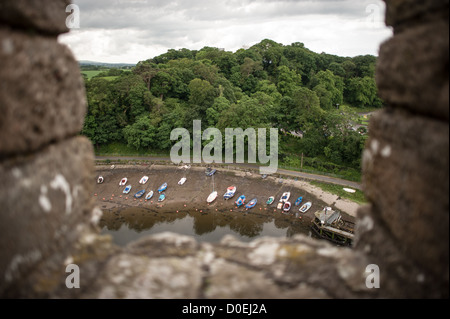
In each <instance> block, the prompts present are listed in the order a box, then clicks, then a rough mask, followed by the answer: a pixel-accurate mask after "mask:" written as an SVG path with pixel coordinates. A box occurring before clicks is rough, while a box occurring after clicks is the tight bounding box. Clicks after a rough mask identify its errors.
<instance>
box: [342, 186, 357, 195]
mask: <svg viewBox="0 0 450 319" xmlns="http://www.w3.org/2000/svg"><path fill="white" fill-rule="evenodd" d="M343 190H344V191H346V192H347V193H352V194H353V193H356V191H355V190H354V189H351V188H346V187H345V188H343Z"/></svg>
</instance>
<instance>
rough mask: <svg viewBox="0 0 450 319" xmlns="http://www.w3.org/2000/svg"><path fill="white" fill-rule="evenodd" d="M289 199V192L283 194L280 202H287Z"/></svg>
mask: <svg viewBox="0 0 450 319" xmlns="http://www.w3.org/2000/svg"><path fill="white" fill-rule="evenodd" d="M289 197H291V193H290V192H285V193H283V195H282V196H281V198H280V202H287V201H288V200H289Z"/></svg>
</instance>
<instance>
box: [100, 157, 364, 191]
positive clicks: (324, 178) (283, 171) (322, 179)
mask: <svg viewBox="0 0 450 319" xmlns="http://www.w3.org/2000/svg"><path fill="white" fill-rule="evenodd" d="M96 159H97V160H102V161H104V160H111V161H118V160H126V161H146V160H149V161H157V162H171V160H170V158H169V157H149V156H142V157H139V156H96ZM232 166H234V167H241V168H251V169H257V168H259V166H258V165H256V164H233V165H232ZM276 174H283V175H287V176H292V177H297V178H303V179H308V180H313V181H319V182H326V183H331V184H336V185H341V186H345V187H351V188H355V189H358V190H362V185H361V183H357V182H352V181H347V180H345V179H340V178H335V177H330V176H326V175H318V174H310V173H304V172H297V171H289V170H286V169H278V172H277V173H276ZM276 174H275V175H276Z"/></svg>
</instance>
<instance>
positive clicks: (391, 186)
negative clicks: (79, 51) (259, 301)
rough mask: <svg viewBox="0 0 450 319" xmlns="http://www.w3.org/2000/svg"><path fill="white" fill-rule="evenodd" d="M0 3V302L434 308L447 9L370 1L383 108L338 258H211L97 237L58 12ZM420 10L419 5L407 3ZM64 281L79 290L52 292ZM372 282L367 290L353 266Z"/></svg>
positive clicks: (267, 254) (225, 247) (442, 221)
mask: <svg viewBox="0 0 450 319" xmlns="http://www.w3.org/2000/svg"><path fill="white" fill-rule="evenodd" d="M43 2H44V1H33V2H32V3H30V2H29V1H19V0H3V1H2V2H0V60H1V61H2V66H1V68H0V83H1V86H0V114H1V116H0V133H1V136H2V137H3V138H2V139H1V140H0V176H1V177H2V183H1V184H0V203H1V209H0V212H1V213H0V234H1V240H0V296H1V297H4V298H441V297H447V298H448V251H449V247H448V242H449V236H448V222H449V220H448V213H449V208H448V187H449V179H448V176H449V174H448V173H449V172H448V169H449V158H448V157H449V153H448V150H449V143H448V134H449V130H448V120H449V116H448V115H449V108H448V95H449V86H448V1H432V0H429V1H421V2H418V1H412V0H395V1H394V0H386V3H387V17H386V18H387V19H386V21H387V23H388V24H389V25H391V26H392V27H393V28H394V33H395V36H394V37H393V38H392V39H390V40H389V41H387V42H386V43H384V44H383V45H382V46H381V49H380V58H379V64H378V67H377V83H378V87H379V89H380V94H381V96H382V98H383V99H384V100H385V101H386V104H387V107H386V109H384V110H383V111H381V112H380V113H379V114H378V115H377V116H375V117H373V118H372V120H371V123H370V139H369V141H368V144H367V147H366V150H365V152H364V155H363V166H364V167H363V170H364V177H363V178H364V180H363V184H364V189H365V192H366V194H367V197H368V199H369V201H370V202H371V205H369V206H367V207H364V208H362V209H361V210H360V211H359V214H358V221H357V229H356V231H357V233H356V240H355V245H354V247H353V249H348V248H338V247H334V246H332V245H331V244H330V243H328V242H325V241H317V240H313V239H311V238H308V237H305V236H297V237H295V238H292V239H286V238H284V239H283V238H263V239H259V240H255V241H253V242H250V243H242V242H239V241H237V240H236V239H234V238H232V237H225V238H224V239H223V241H222V242H221V243H219V244H207V243H198V242H196V241H195V240H194V239H193V238H189V237H185V236H180V235H176V234H169V233H163V234H159V235H156V236H151V237H147V238H143V239H142V240H139V241H137V242H133V243H131V244H129V245H128V246H127V247H124V248H119V247H116V246H114V245H113V244H112V243H111V241H110V240H109V238H108V237H102V236H100V235H99V234H98V228H97V227H96V223H97V222H98V219H99V215H100V214H101V211H100V210H99V209H98V208H95V207H94V203H93V201H92V199H91V198H92V197H91V194H92V191H93V188H94V183H95V179H94V178H95V172H94V166H93V165H94V161H93V150H92V146H91V144H90V142H89V141H88V140H86V139H85V138H83V137H79V136H78V133H79V131H80V130H81V127H82V123H83V120H84V114H85V110H86V101H85V92H84V86H83V83H82V78H81V75H80V73H79V70H78V65H77V63H76V61H75V60H74V58H73V56H72V54H71V52H70V51H69V50H68V49H67V48H66V47H64V46H62V45H60V44H58V42H57V39H56V36H57V35H58V34H59V33H61V32H66V31H67V29H66V27H65V18H66V15H67V14H66V13H65V7H66V6H67V5H68V1H66V0H52V1H47V0H46V1H45V6H44V5H43ZM419 3H420V4H419ZM68 264H76V265H78V266H79V267H80V280H81V282H80V288H79V289H68V288H67V287H66V285H65V280H66V277H67V276H68V273H66V271H65V270H66V265H68ZM369 264H377V265H378V266H379V268H380V274H381V282H380V288H379V289H376V288H375V289H368V288H367V287H366V284H365V283H366V276H367V273H366V272H365V271H366V266H367V265H369Z"/></svg>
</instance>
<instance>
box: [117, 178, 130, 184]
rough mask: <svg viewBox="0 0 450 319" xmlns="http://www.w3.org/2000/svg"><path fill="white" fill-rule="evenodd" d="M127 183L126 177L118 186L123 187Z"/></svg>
mask: <svg viewBox="0 0 450 319" xmlns="http://www.w3.org/2000/svg"><path fill="white" fill-rule="evenodd" d="M127 181H128V179H127V178H126V177H124V178H122V179H121V181H120V183H119V185H120V186H123V185H125V184H126V183H127Z"/></svg>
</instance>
